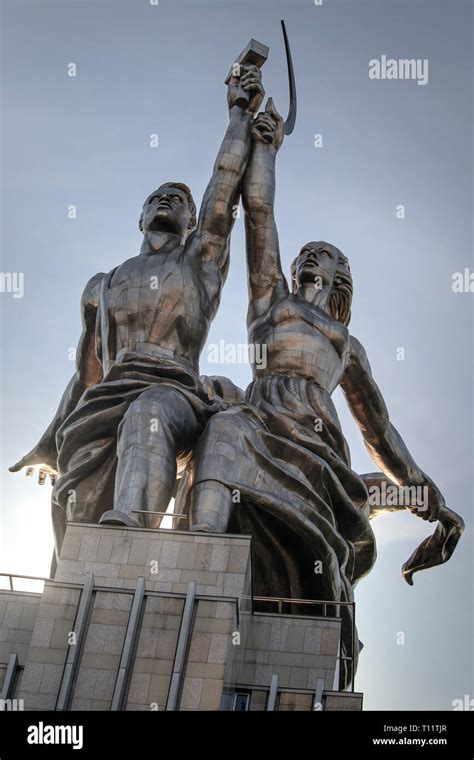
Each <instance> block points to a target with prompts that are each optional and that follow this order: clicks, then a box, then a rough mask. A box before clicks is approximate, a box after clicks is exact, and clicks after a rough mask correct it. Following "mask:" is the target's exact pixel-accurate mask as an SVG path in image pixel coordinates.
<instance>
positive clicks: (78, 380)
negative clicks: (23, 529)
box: [10, 274, 105, 482]
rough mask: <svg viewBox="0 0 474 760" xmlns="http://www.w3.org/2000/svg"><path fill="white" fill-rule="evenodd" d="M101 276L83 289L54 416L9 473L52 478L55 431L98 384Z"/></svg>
mask: <svg viewBox="0 0 474 760" xmlns="http://www.w3.org/2000/svg"><path fill="white" fill-rule="evenodd" d="M104 276H105V275H103V274H97V275H95V276H94V277H92V279H91V280H89V282H88V283H87V285H86V287H85V289H84V292H83V295H82V300H81V310H82V334H81V337H80V339H79V344H78V347H77V351H76V371H75V373H74V375H73V376H72V378H71V380H70V381H69V383H68V385H67V387H66V390H65V391H64V393H63V395H62V398H61V401H60V402H59V406H58V409H57V411H56V414H55V415H54V417H53V419H52V421H51V423H50V425H49V426H48V428H47V429H46V431H45V433H44V434H43V435H42V437H41V438H40V440H39V442H38V443H37V444H36V446H35V447H34V448H33V449H32V450H31V451H30V452H29V453H28V454H26V455H25V456H24V457H22V459H20V461H19V462H17V463H16V464H14V465H13V466H12V467H10V472H18V470H21V469H22V468H23V467H32V466H34V465H46V467H45V471H46V472H47V473H49V474H52V475H54V474H55V472H56V471H57V455H58V452H57V449H56V433H57V431H58V429H59V428H60V427H61V425H62V423H63V422H64V421H65V419H66V418H67V417H68V416H69V415H70V414H71V412H72V411H74V409H75V408H76V406H77V403H78V401H79V399H80V398H81V396H82V394H83V393H84V391H85V390H86V388H88V387H89V386H90V385H95V384H96V383H99V382H100V381H101V380H102V366H101V364H100V362H99V360H98V358H97V356H96V344H95V336H96V316H97V308H98V303H99V292H100V285H101V282H102V279H103V277H104ZM40 482H42V481H41V480H40Z"/></svg>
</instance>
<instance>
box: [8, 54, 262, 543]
mask: <svg viewBox="0 0 474 760" xmlns="http://www.w3.org/2000/svg"><path fill="white" fill-rule="evenodd" d="M252 42H253V41H252ZM262 47H263V46H262ZM250 48H252V44H251V45H250ZM250 52H252V51H250ZM257 52H260V53H261V51H257ZM263 60H264V56H261V55H260V58H259V59H258V63H259V64H260V65H261V63H262V62H263ZM245 63H248V59H246V60H245ZM236 73H238V74H240V76H239V77H235V76H232V77H230V78H229V86H228V105H229V125H228V128H227V131H226V133H225V136H224V140H223V142H222V145H221V147H220V149H219V152H218V155H217V159H216V162H215V165H214V171H213V174H212V177H211V180H210V182H209V185H208V187H207V190H206V192H205V194H204V198H203V201H202V205H201V209H200V212H199V216H198V218H197V220H196V208H195V205H194V201H193V198H192V195H191V192H190V190H189V188H188V187H187V186H186V185H184V184H182V183H178V182H167V183H165V184H163V185H161V186H160V187H159V188H158V189H157V190H155V191H154V192H153V193H151V194H150V195H149V196H148V198H147V199H146V201H145V203H144V205H143V210H142V213H141V216H140V221H139V227H140V230H141V232H142V233H143V243H142V246H141V250H140V253H139V255H138V256H135V257H133V258H131V259H129V260H128V261H125V262H124V263H123V264H120V265H119V266H118V267H116V268H115V269H114V270H113V271H111V272H109V273H108V274H104V273H101V274H98V275H96V276H95V277H93V278H92V279H91V280H90V281H89V283H88V284H87V285H86V288H85V290H84V294H83V297H82V320H83V332H82V336H81V339H80V342H79V346H78V350H77V365H76V372H75V374H74V376H73V377H72V379H71V381H70V383H69V385H68V386H67V388H66V390H65V392H64V395H63V397H62V399H61V402H60V405H59V408H58V410H57V412H56V414H55V416H54V419H53V420H52V422H51V424H50V425H49V427H48V429H47V430H46V432H45V433H44V435H43V436H42V438H41V440H40V441H39V442H38V444H37V445H36V446H35V447H34V448H33V449H32V451H30V453H29V454H27V455H26V456H24V457H23V458H22V459H21V460H20V461H19V462H18V463H17V464H16V465H14V466H13V467H11V468H10V469H11V470H12V471H17V470H19V469H21V468H22V467H31V466H33V465H37V464H40V465H41V466H42V470H41V473H40V477H41V479H43V480H44V477H45V473H46V472H49V473H50V474H51V475H52V476H53V479H55V478H56V474H57V473H58V474H59V477H58V478H57V479H56V482H55V483H54V488H53V497H52V511H53V526H54V534H55V544H56V549H57V551H59V549H60V547H61V543H62V540H63V536H64V532H65V527H66V522H67V521H68V520H72V521H76V522H90V523H98V522H103V523H104V522H108V523H119V524H120V523H121V524H124V525H139V524H142V523H141V516H140V515H139V514H137V512H136V511H137V510H142V511H146V512H156V513H159V512H160V511H161V512H162V511H163V510H166V507H167V505H168V503H169V501H170V499H171V497H172V493H173V489H174V487H175V482H176V475H177V472H179V471H180V470H182V469H183V468H184V466H185V465H186V462H187V461H188V458H189V455H190V453H191V451H192V448H193V446H194V444H195V443H196V441H197V439H198V437H199V434H200V433H201V431H202V430H203V428H204V426H205V424H206V422H207V420H208V419H209V417H210V416H211V415H212V414H213V413H214V412H216V411H217V410H218V409H219V408H222V401H221V400H220V399H219V398H215V399H212V398H209V395H208V389H207V387H206V386H205V385H204V384H203V383H202V382H201V380H200V378H199V374H198V373H199V355H200V353H201V350H202V348H203V346H204V344H205V342H206V337H207V334H208V331H209V327H210V323H211V321H212V319H213V318H214V316H215V314H216V311H217V308H218V306H219V301H220V297H221V292H222V288H223V285H224V282H225V279H226V276H227V271H228V265H229V237H230V233H231V229H232V225H233V222H234V218H235V208H236V207H237V204H238V203H239V193H240V186H241V183H242V178H243V174H244V170H245V167H246V165H247V160H248V156H249V153H250V146H251V137H250V133H251V124H252V118H253V114H254V113H255V112H256V111H257V110H258V107H259V105H260V103H261V101H262V97H263V89H262V84H261V74H260V71H259V68H258V65H255V64H250V65H246V66H245V67H242V68H241V69H240V71H238V70H236ZM239 95H240V99H241V100H242V98H244V99H245V103H244V105H245V108H243V107H242V102H241V104H240V105H237V103H236V99H237V97H238V96H239ZM160 522H161V517H160V516H159V515H157V517H156V519H151V520H150V519H148V523H147V525H148V527H157V526H159V524H160Z"/></svg>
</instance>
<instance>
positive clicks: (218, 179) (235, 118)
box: [188, 66, 264, 270]
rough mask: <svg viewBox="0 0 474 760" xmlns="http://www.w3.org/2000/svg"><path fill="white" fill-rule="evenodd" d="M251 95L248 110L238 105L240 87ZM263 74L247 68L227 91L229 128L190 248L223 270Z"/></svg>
mask: <svg viewBox="0 0 474 760" xmlns="http://www.w3.org/2000/svg"><path fill="white" fill-rule="evenodd" d="M239 83H240V85H241V87H242V88H243V89H244V90H245V91H246V92H248V93H249V106H248V108H247V109H243V108H241V107H240V106H238V105H237V104H236V103H235V98H236V94H237V88H238V86H239ZM263 94H264V92H263V87H262V84H261V73H260V71H259V69H258V68H257V67H256V66H250V67H247V69H246V70H245V73H243V74H242V76H241V78H240V79H237V78H236V77H232V78H231V80H230V84H229V87H228V106H229V125H228V127H227V130H226V133H225V136H224V140H223V141H222V144H221V146H220V148H219V152H218V154H217V158H216V161H215V164H214V169H213V173H212V177H211V179H210V181H209V184H208V186H207V188H206V192H205V193H204V198H203V201H202V204H201V210H200V212H199V218H198V222H197V227H196V230H195V232H194V233H193V234H192V235H191V236H190V238H189V242H188V246H189V247H190V248H191V250H192V251H195V252H196V253H200V254H201V256H202V260H203V261H210V260H213V261H215V262H216V263H217V264H218V266H219V267H220V268H221V270H223V269H225V267H226V264H227V255H228V243H229V237H230V233H231V231H232V226H233V224H234V221H235V218H236V214H235V208H236V207H237V205H238V203H239V194H240V188H241V184H242V178H243V175H244V171H245V167H246V166H247V162H248V158H249V154H250V146H251V138H250V132H251V126H252V121H253V114H254V113H255V112H256V111H257V110H258V107H259V105H260V103H261V102H262V98H263Z"/></svg>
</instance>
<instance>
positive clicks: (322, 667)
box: [0, 524, 361, 711]
mask: <svg viewBox="0 0 474 760" xmlns="http://www.w3.org/2000/svg"><path fill="white" fill-rule="evenodd" d="M9 595H12V596H9ZM2 607H3V614H4V618H3V631H5V630H8V631H9V633H8V638H7V640H6V641H4V642H3V644H2V646H3V649H0V652H1V653H2V655H1V661H0V668H1V667H2V663H3V665H4V669H3V674H4V680H5V678H6V669H7V664H8V661H9V660H8V658H9V657H10V656H11V655H12V653H15V652H16V653H17V654H19V656H20V660H19V664H20V665H21V666H23V665H24V670H21V669H19V668H18V667H17V666H15V667H14V666H13V664H12V667H11V668H10V670H12V669H13V670H16V679H14V678H13V677H12V674H11V673H10V675H9V677H8V681H9V682H8V684H7V686H8V689H7V686H5V689H4V692H5V694H4V696H5V695H6V693H7V691H8V695H9V696H10V697H12V696H15V698H17V699H19V700H23V704H24V708H25V709H26V710H70V709H72V710H75V709H77V710H160V711H162V710H219V709H221V710H233V709H250V710H265V709H280V710H312V709H317V710H319V709H361V695H349V694H347V693H341V692H334V691H333V689H334V684H335V681H336V679H337V658H338V649H339V639H340V625H341V622H340V619H338V618H328V617H315V616H309V615H301V614H298V615H294V614H292V615H290V614H288V615H284V614H278V613H277V608H275V610H276V611H275V613H268V612H267V611H265V613H263V612H258V605H257V604H255V603H254V600H253V598H252V563H251V538H250V537H247V536H241V535H239V536H236V535H220V534H203V533H190V532H185V531H175V530H143V529H140V528H124V527H121V526H97V525H82V524H71V525H69V526H68V529H67V532H66V537H65V540H64V545H63V549H62V552H61V557H60V560H59V563H58V568H57V572H56V576H55V578H54V580H52V581H47V582H46V583H45V587H44V591H43V594H42V596H41V597H39V596H38V595H37V594H36V595H34V594H31V595H28V594H27V595H22V599H20V601H18V594H16V595H13V592H7V591H5V592H0V612H1V611H2ZM267 608H268V605H267ZM7 626H8V628H7ZM0 631H1V632H2V634H3V631H2V627H1V626H0ZM12 631H13V632H12ZM3 639H5V634H3ZM7 650H8V651H7ZM1 673H2V671H1V670H0V676H1ZM0 683H1V682H0ZM4 685H5V684H4ZM331 706H332V707H331Z"/></svg>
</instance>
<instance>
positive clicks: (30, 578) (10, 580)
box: [0, 573, 53, 594]
mask: <svg viewBox="0 0 474 760" xmlns="http://www.w3.org/2000/svg"><path fill="white" fill-rule="evenodd" d="M0 578H8V583H9V588H0V591H24V589H18V588H15V587H14V585H13V581H14V579H21V580H26V581H43V587H44V584H45V582H46V581H52V580H53V579H52V578H45V577H44V576H39V575H19V574H18V573H0ZM31 593H33V594H35V593H37V592H35V591H32V592H31Z"/></svg>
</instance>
